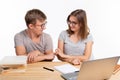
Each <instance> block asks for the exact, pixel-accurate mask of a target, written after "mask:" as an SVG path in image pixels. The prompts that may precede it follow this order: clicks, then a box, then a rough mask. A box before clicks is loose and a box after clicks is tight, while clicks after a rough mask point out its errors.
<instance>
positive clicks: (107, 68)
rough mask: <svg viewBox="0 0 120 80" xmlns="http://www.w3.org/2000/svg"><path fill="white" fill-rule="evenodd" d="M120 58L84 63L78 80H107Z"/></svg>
mask: <svg viewBox="0 0 120 80" xmlns="http://www.w3.org/2000/svg"><path fill="white" fill-rule="evenodd" d="M119 57H120V56H116V57H110V58H104V59H97V60H92V61H86V62H83V64H82V65H81V69H80V72H79V74H78V78H77V80H107V79H109V78H110V76H111V75H112V73H113V71H114V69H115V66H116V65H117V63H118V60H119Z"/></svg>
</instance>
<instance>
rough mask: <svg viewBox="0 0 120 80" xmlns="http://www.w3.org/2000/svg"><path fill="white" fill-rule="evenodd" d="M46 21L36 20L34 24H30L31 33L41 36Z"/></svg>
mask: <svg viewBox="0 0 120 80" xmlns="http://www.w3.org/2000/svg"><path fill="white" fill-rule="evenodd" d="M45 26H46V21H42V22H41V21H39V20H36V24H34V25H33V24H32V32H33V33H34V34H35V35H37V36H39V35H41V34H42V32H43V30H44V29H45V28H46V27H45Z"/></svg>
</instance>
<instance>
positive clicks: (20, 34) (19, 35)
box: [14, 30, 25, 38]
mask: <svg viewBox="0 0 120 80" xmlns="http://www.w3.org/2000/svg"><path fill="white" fill-rule="evenodd" d="M23 36H25V30H23V31H21V32H19V33H16V34H15V36H14V37H15V38H16V37H19V38H22V37H23Z"/></svg>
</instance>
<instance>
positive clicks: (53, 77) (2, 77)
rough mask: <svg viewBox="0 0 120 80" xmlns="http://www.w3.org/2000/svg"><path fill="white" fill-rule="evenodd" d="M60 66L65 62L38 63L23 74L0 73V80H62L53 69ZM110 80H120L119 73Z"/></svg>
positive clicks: (31, 65) (30, 66) (29, 66)
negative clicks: (46, 68)
mask: <svg viewBox="0 0 120 80" xmlns="http://www.w3.org/2000/svg"><path fill="white" fill-rule="evenodd" d="M62 64H66V62H38V63H32V64H28V65H27V67H26V71H25V72H12V73H9V72H6V73H2V74H0V80H64V79H63V78H62V77H61V76H60V74H61V73H60V72H58V71H56V70H55V69H54V68H53V67H54V66H58V65H62ZM43 67H48V68H51V69H54V72H52V71H48V70H45V69H43ZM75 67H80V66H75ZM110 80H120V71H118V72H117V73H116V74H115V75H112V76H111V79H110Z"/></svg>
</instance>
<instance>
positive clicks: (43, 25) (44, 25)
mask: <svg viewBox="0 0 120 80" xmlns="http://www.w3.org/2000/svg"><path fill="white" fill-rule="evenodd" d="M46 24H47V21H46V22H44V23H43V24H41V25H36V26H39V27H41V28H45V27H46Z"/></svg>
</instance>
